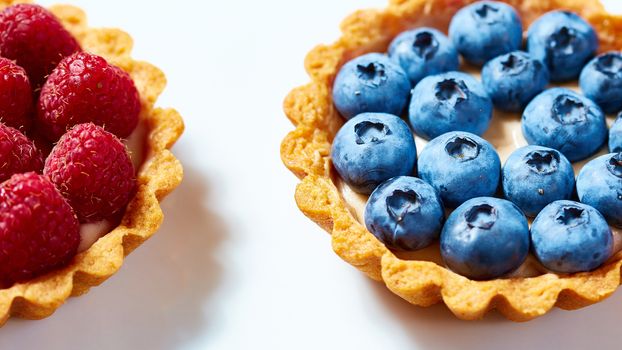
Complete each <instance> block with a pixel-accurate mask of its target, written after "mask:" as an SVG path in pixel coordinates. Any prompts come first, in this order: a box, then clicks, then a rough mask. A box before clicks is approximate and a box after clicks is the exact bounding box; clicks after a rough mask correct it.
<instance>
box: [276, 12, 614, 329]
mask: <svg viewBox="0 0 622 350" xmlns="http://www.w3.org/2000/svg"><path fill="white" fill-rule="evenodd" d="M472 2H474V1H468V0H455V1H450V0H447V1H423V0H410V1H408V0H404V1H401V0H400V1H397V0H396V1H391V2H390V3H389V5H388V7H387V8H386V9H384V10H361V11H357V12H355V13H354V14H353V15H351V16H350V17H348V18H347V19H346V20H345V21H344V22H343V23H342V26H341V28H342V36H341V38H340V39H339V40H337V41H336V42H335V43H334V44H332V45H321V46H318V47H316V48H315V49H314V50H312V51H311V52H310V53H309V54H308V55H307V58H306V60H305V67H306V69H307V72H308V74H309V76H310V78H311V82H310V83H309V84H307V85H305V86H302V87H299V88H296V89H294V90H293V91H292V92H291V93H290V94H289V95H288V96H287V98H286V100H285V103H284V109H285V113H286V115H287V117H288V118H289V119H290V120H291V121H292V122H293V123H294V125H296V129H295V130H294V131H292V132H291V133H289V134H288V135H287V137H286V138H285V139H284V141H283V143H282V146H281V157H282V160H283V162H284V163H285V165H286V166H287V167H288V168H289V169H290V170H291V171H292V172H293V173H294V174H296V176H298V177H299V178H300V179H301V183H300V184H299V185H298V186H297V189H296V195H295V198H296V202H297V204H298V206H299V208H300V209H301V210H302V212H303V213H304V214H305V215H307V216H308V217H309V218H311V219H312V220H313V221H315V222H316V223H317V224H318V225H320V226H321V227H322V228H324V229H325V230H326V231H328V232H329V233H331V235H332V245H333V249H334V250H335V252H336V253H337V254H338V255H339V256H340V257H341V258H342V259H344V260H345V261H346V262H348V263H350V264H351V265H353V266H354V267H356V268H358V269H359V270H361V271H362V272H364V273H366V274H367V275H368V276H369V277H370V278H372V279H375V280H378V281H382V282H383V283H385V284H386V286H387V288H388V289H390V290H391V291H392V292H394V293H395V294H397V295H399V296H400V297H402V298H404V299H405V300H407V301H408V302H410V303H412V304H415V305H419V306H429V305H433V304H436V303H438V302H441V301H442V302H444V303H445V304H446V305H447V307H448V308H449V309H450V310H451V311H452V312H453V313H454V314H455V315H456V316H457V317H459V318H461V319H465V320H474V319H479V318H481V317H483V316H484V315H485V314H486V313H487V312H488V311H489V310H492V309H497V310H499V311H500V312H501V313H502V314H503V315H505V316H506V317H507V318H509V319H511V320H514V321H526V320H530V319H533V318H535V317H538V316H541V315H543V314H545V313H546V312H548V311H549V310H550V309H551V308H552V307H553V306H558V307H560V308H563V309H577V308H580V307H584V306H587V305H590V304H593V303H596V302H598V301H601V300H603V299H605V298H606V297H608V296H609V295H611V294H612V293H613V292H614V291H615V290H616V288H617V287H618V285H619V284H620V267H621V266H622V254H620V253H619V252H618V253H616V254H615V255H614V256H613V257H611V258H610V259H609V260H608V261H607V262H606V263H605V264H604V265H602V266H601V267H600V268H598V269H596V270H594V271H591V272H581V273H575V274H563V273H553V272H550V271H548V270H546V271H542V270H538V271H529V272H526V271H519V273H518V274H515V275H513V276H506V278H497V279H492V280H486V281H476V280H471V279H468V278H465V277H463V276H461V275H459V274H457V273H455V272H452V271H450V270H449V269H447V268H445V267H443V266H444V264H443V262H442V261H440V259H439V256H438V253H434V252H432V250H434V249H430V250H425V249H424V250H422V251H418V252H416V253H415V254H404V253H396V252H394V251H391V250H389V249H387V248H386V247H385V245H383V244H382V243H381V242H380V241H379V240H378V239H376V237H374V235H372V234H371V233H370V232H369V231H368V230H367V229H366V228H365V226H364V225H363V222H362V214H361V213H362V211H363V210H362V208H361V205H360V203H361V202H362V203H364V201H365V198H364V197H361V196H360V195H359V194H357V193H354V191H352V189H351V188H349V187H348V186H344V182H343V181H342V179H341V178H340V176H339V175H338V174H337V172H336V171H335V169H334V168H333V167H332V162H331V144H332V142H333V139H334V138H335V136H336V135H337V132H338V131H339V130H340V128H341V127H342V125H343V123H344V120H343V118H342V117H341V116H340V114H339V113H338V112H337V110H336V108H335V106H334V104H333V97H332V88H333V83H334V80H335V77H336V75H337V73H338V72H339V70H340V68H341V67H342V66H343V65H344V64H345V63H346V62H348V61H350V60H351V59H353V58H355V57H359V56H361V55H363V54H366V53H369V52H385V51H387V48H388V45H389V43H390V42H391V41H392V40H393V39H394V38H395V37H396V36H397V35H398V34H400V33H401V32H404V31H406V30H408V29H413V28H417V27H420V26H424V25H425V26H431V27H435V28H438V29H440V30H441V31H444V32H447V29H448V27H449V22H450V20H451V18H452V16H453V15H454V14H455V13H456V12H457V11H458V10H459V9H461V8H463V7H464V6H466V5H468V4H470V3H472ZM504 2H506V3H508V4H510V5H512V6H513V7H514V8H515V9H516V10H518V12H519V13H520V16H521V18H522V20H523V22H524V23H523V25H524V28H527V27H528V26H529V25H530V24H531V23H532V22H534V21H535V20H536V19H537V18H538V17H540V16H541V15H543V14H544V13H546V12H549V11H552V10H557V9H565V10H570V11H573V12H576V13H578V14H579V15H581V17H583V18H585V19H586V20H587V21H588V22H589V23H590V24H591V25H592V26H593V27H594V28H595V31H596V33H597V34H598V38H599V41H600V48H599V51H600V52H606V51H610V50H615V49H617V48H619V47H621V46H622V42H621V41H620V39H619V37H618V36H619V33H620V31H621V30H620V29H619V28H622V18H621V17H618V16H614V15H611V14H608V13H607V12H606V11H605V10H604V9H603V7H602V5H601V4H600V3H599V2H598V1H561V0H544V1H542V0H538V1H530V0H528V1H518V0H516V1H504ZM556 79H558V80H564V77H563V75H562V76H559V77H556ZM494 120H495V119H494V118H493V124H494ZM498 127H499V125H493V126H492V128H493V129H494V128H498ZM499 131H503V132H497V133H496V135H495V137H493V140H490V137H488V139H489V140H490V141H491V142H492V143H494V144H496V145H498V144H499V141H500V139H501V138H504V137H505V135H507V134H508V130H507V129H503V130H499ZM501 144H503V142H501ZM513 148H515V146H512V149H513ZM508 153H509V152H508ZM616 234H619V230H618V231H617V233H616ZM433 248H435V249H436V251H438V246H436V247H433ZM528 261H529V260H528Z"/></svg>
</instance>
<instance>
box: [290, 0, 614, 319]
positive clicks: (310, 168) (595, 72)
mask: <svg viewBox="0 0 622 350" xmlns="http://www.w3.org/2000/svg"><path fill="white" fill-rule="evenodd" d="M621 33H622V18H621V17H617V16H614V15H610V14H608V13H607V12H606V11H605V10H604V9H603V7H602V5H601V4H600V3H599V2H598V1H595V0H594V1H592V0H589V1H575V0H572V1H562V0H544V1H542V0H539V1H519V0H507V1H500V2H499V1H471V0H436V1H421V0H406V1H390V2H389V5H388V7H387V8H385V9H383V10H360V11H357V12H355V13H354V14H353V15H351V16H350V17H348V18H347V19H346V20H345V21H344V22H343V23H342V36H341V37H340V38H339V39H338V40H337V41H336V42H335V43H333V44H331V45H320V46H318V47H316V48H315V49H314V50H312V51H311V52H310V53H309V54H308V55H307V58H306V61H305V67H306V69H307V72H308V74H309V76H310V78H311V82H310V83H309V84H307V85H305V86H301V87H299V88H296V89H294V90H293V91H292V92H291V93H290V94H289V95H288V96H287V98H286V100H285V103H284V109H285V113H286V115H287V117H288V118H289V119H290V120H291V121H292V122H293V123H294V125H295V126H296V129H295V130H294V131H292V132H290V133H289V134H288V135H287V137H286V138H285V139H284V140H283V143H282V145H281V157H282V160H283V162H284V163H285V165H286V166H287V168H288V169H290V170H291V171H292V172H293V173H294V174H295V175H297V176H298V177H299V178H300V179H301V183H300V184H299V185H298V186H297V189H296V194H295V199H296V202H297V204H298V206H299V208H300V209H301V211H302V212H303V213H304V214H305V215H306V216H308V217H309V218H310V219H312V220H313V221H315V222H316V223H317V224H318V225H320V226H321V227H322V228H323V229H325V230H326V231H328V232H329V233H330V234H331V239H332V246H333V249H334V251H335V252H336V253H337V254H338V255H339V256H340V257H341V258H342V259H343V260H345V261H346V262H348V263H350V264H351V265H353V266H354V267H356V268H357V269H359V270H360V271H362V272H364V273H365V274H367V275H368V276H369V277H370V278H372V279H374V280H378V281H382V282H383V283H384V284H385V285H386V286H387V288H388V289H389V290H391V291H392V292H393V293H395V294H397V295H399V296H400V297H402V298H403V299H405V300H407V301H408V302H410V303H412V304H415V305H419V306H429V305H433V304H436V303H439V302H443V303H445V304H446V305H447V307H448V308H449V309H450V310H451V311H452V312H453V313H454V314H455V315H456V316H457V317H459V318H461V319H465V320H474V319H479V318H482V317H483V316H484V315H485V314H486V313H487V312H488V311H490V310H493V309H496V310H498V311H500V312H501V313H502V314H503V315H505V316H506V317H507V318H509V319H511V320H515V321H527V320H531V319H533V318H536V317H538V316H541V315H544V314H545V313H547V312H548V311H549V310H550V309H551V308H552V307H554V306H557V307H560V308H563V309H569V310H570V309H577V308H580V307H584V306H587V305H590V304H593V303H596V302H599V301H601V300H603V299H605V298H606V297H608V296H609V295H611V294H612V293H613V292H614V291H615V290H616V289H617V287H618V286H619V284H620V268H621V267H622V252H621V251H622V244H621V243H622V229H621V227H622V224H620V222H621V221H620V220H622V217H621V216H620V208H621V207H622V206H621V205H620V203H622V202H621V201H622V172H621V170H620V169H622V153H620V147H618V144H619V142H617V141H618V139H620V137H618V134H620V133H619V132H618V131H619V130H620V128H619V127H618V126H619V125H620V120H621V119H620V118H618V122H617V123H615V125H614V121H615V117H616V113H618V112H620V111H621V110H622V104H620V102H619V101H618V100H617V98H619V96H616V95H615V91H617V90H615V89H617V88H618V87H617V86H618V84H620V83H619V81H621V79H622V78H620V77H621V76H622V64H620V62H622V59H619V57H620V56H619V53H617V50H619V49H620V48H622V40H620V39H619V38H621V37H622V36H620V34H621ZM456 56H458V62H459V63H458V64H457V65H456ZM359 61H360V62H361V63H359ZM353 68H354V69H353ZM405 81H406V82H408V84H409V87H408V89H409V91H410V92H409V93H408V96H407V97H406V98H404V87H403V85H404V82H405ZM370 84H371V85H370ZM370 86H373V87H371V88H370ZM338 101H347V102H348V103H347V104H341V103H340V102H338ZM344 106H345V107H344ZM344 125H345V126H344ZM405 125H406V126H408V127H409V128H406V129H404V126H405ZM409 133H410V135H409ZM344 135H347V137H344ZM410 137H412V139H414V143H413V142H412V140H411V139H410ZM607 139H609V140H610V141H609V144H608V143H607ZM616 142H617V143H616ZM608 146H609V148H610V149H608ZM380 170H382V171H380ZM577 176H578V178H577ZM575 179H576V180H575Z"/></svg>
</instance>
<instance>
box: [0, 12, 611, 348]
mask: <svg viewBox="0 0 622 350" xmlns="http://www.w3.org/2000/svg"><path fill="white" fill-rule="evenodd" d="M67 1H68V2H71V3H74V4H76V5H78V6H80V7H82V8H84V9H85V10H86V11H87V13H88V14H89V17H90V20H91V23H92V24H93V25H94V26H110V27H120V28H123V29H125V30H127V31H128V32H130V33H131V34H132V36H133V37H134V39H135V43H136V44H135V56H136V57H137V58H140V59H146V60H149V61H151V62H152V63H154V64H156V65H158V66H159V67H161V68H162V69H163V70H164V71H165V72H166V73H167V75H168V78H169V86H168V89H167V91H166V92H165V93H164V95H163V96H162V98H161V100H160V102H159V104H160V105H161V106H174V107H176V108H177V109H178V110H179V111H180V112H181V113H182V115H183V116H184V117H185V121H186V125H187V129H186V133H185V134H184V136H183V138H182V139H181V141H180V142H179V144H178V145H177V146H176V147H175V149H174V151H175V153H176V155H177V156H178V157H179V158H180V159H181V161H182V163H183V164H184V167H185V172H186V175H185V179H184V182H183V184H182V185H181V187H180V188H179V189H178V190H177V191H176V192H174V193H173V194H172V195H171V196H170V197H169V198H168V199H167V200H166V201H165V203H164V205H163V207H164V210H165V215H166V219H165V223H164V225H163V227H162V229H161V230H160V232H159V233H158V234H157V235H156V236H154V237H153V238H152V239H151V240H150V241H148V242H147V243H145V244H144V245H143V246H142V247H140V249H138V250H137V251H135V252H134V253H133V254H132V255H131V256H129V258H128V259H127V260H126V264H125V265H124V266H123V267H122V269H121V271H120V272H119V273H118V274H116V275H115V276H113V277H112V278H111V279H110V280H108V281H107V282H105V283H104V284H103V285H102V286H100V287H98V288H95V289H93V290H92V291H91V292H90V293H89V294H87V295H85V296H82V297H80V298H74V299H71V300H69V301H68V302H67V303H66V305H64V306H63V307H61V308H60V309H59V310H58V311H57V312H56V313H55V314H54V315H53V316H52V317H50V318H48V319H45V320H42V321H23V320H11V321H9V322H8V323H7V325H6V326H5V327H4V328H2V329H0V348H1V349H153V350H157V349H354V348H357V349H452V348H464V349H469V348H476V349H501V348H504V349H530V348H542V347H551V348H555V347H557V348H563V349H586V348H588V347H594V346H598V347H597V348H603V349H607V348H619V340H618V338H619V334H620V324H621V322H622V294H621V293H616V294H614V295H613V296H612V297H611V298H610V299H608V300H606V301H604V302H602V303H600V304H597V305H595V306H592V307H589V308H587V309H583V310H580V311H574V312H565V311H561V310H554V311H552V312H551V313H549V314H548V315H546V316H544V317H542V318H540V319H537V320H535V321H532V322H528V323H523V324H515V323H512V322H509V321H506V320H505V319H503V318H502V317H501V316H499V315H498V314H495V313H493V314H492V315H489V316H488V317H486V318H485V319H484V320H483V321H480V322H463V321H459V320H457V319H456V318H455V317H454V316H453V315H452V314H450V313H449V312H448V311H447V310H446V308H445V307H444V306H442V305H437V306H434V307H431V308H428V309H422V308H417V307H413V306H410V305H409V304H407V303H406V302H403V301H402V300H401V299H399V298H397V297H395V296H393V295H392V294H391V293H390V292H388V291H386V290H385V288H384V287H383V286H382V285H380V284H378V283H375V282H372V281H370V280H368V279H367V278H366V277H364V276H363V275H362V274H361V273H359V272H358V271H357V270H355V269H354V268H352V267H350V266H349V265H348V264H346V263H344V262H342V261H341V260H340V259H339V258H338V257H337V256H336V255H335V254H334V253H333V252H332V250H331V246H330V240H329V236H328V235H327V234H326V233H324V232H323V231H322V230H321V229H320V228H319V227H317V226H315V224H313V223H312V222H311V221H309V220H308V219H306V218H305V217H304V216H303V215H302V214H301V213H300V212H299V211H298V209H297V208H296V205H295V203H294V200H293V194H294V187H295V185H296V183H297V179H295V177H294V176H293V175H292V174H290V173H289V172H288V171H287V170H286V169H285V167H284V166H283V165H282V164H281V161H280V158H279V145H280V142H281V139H282V138H283V137H284V136H285V134H286V133H287V132H288V131H290V130H291V129H292V126H291V125H290V124H289V122H288V121H287V120H286V118H285V116H284V115H283V112H282V110H281V103H282V100H283V98H284V97H285V95H286V94H287V92H288V91H289V90H290V89H291V88H293V87H295V86H297V85H301V84H304V83H305V82H306V81H307V78H306V76H305V73H304V70H303V59H304V56H305V54H306V52H307V51H308V50H310V49H311V48H312V47H313V46H314V45H316V44H318V43H328V42H331V41H333V40H334V39H335V38H336V37H337V35H338V25H339V23H340V21H341V19H342V18H344V17H345V16H346V15H347V14H349V13H351V12H352V11H354V10H355V9H357V8H364V7H379V6H384V3H385V0H360V1H355V0H339V1H331V0H321V1H320V0H304V1H303V0H299V1H285V0H283V1H279V0H263V1H253V0H237V1H227V0H219V1H212V0H210V1H189V0H177V1H149V2H147V1H127V0H107V1H95V0H90V1H89V0H67ZM41 2H42V3H44V4H46V5H48V4H52V3H53V2H55V1H41ZM608 2H609V3H610V4H611V8H612V9H615V10H616V11H619V12H622V4H620V2H619V0H609V1H608ZM615 7H617V8H615Z"/></svg>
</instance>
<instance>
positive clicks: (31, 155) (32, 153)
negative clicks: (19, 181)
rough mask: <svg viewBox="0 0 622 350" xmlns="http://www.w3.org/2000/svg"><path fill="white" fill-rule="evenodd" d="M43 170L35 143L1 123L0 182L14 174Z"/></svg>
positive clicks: (41, 160)
mask: <svg viewBox="0 0 622 350" xmlns="http://www.w3.org/2000/svg"><path fill="white" fill-rule="evenodd" d="M41 170H43V157H42V156H41V153H40V152H39V151H38V150H37V148H36V147H35V144H34V143H33V142H32V141H31V140H29V139H28V138H27V137H26V136H24V134H22V133H21V132H19V131H18V130H16V129H13V128H11V127H8V126H6V125H4V124H0V182H1V181H5V180H7V179H9V178H10V177H11V176H13V175H14V174H19V173H26V172H30V171H35V172H38V173H41Z"/></svg>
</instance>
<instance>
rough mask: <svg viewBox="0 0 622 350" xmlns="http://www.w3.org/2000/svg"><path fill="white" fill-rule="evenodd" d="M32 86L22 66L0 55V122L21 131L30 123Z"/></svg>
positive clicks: (27, 127)
mask: <svg viewBox="0 0 622 350" xmlns="http://www.w3.org/2000/svg"><path fill="white" fill-rule="evenodd" d="M33 109H34V108H33V101H32V87H31V86H30V80H29V79H28V75H27V74H26V71H25V70H24V68H22V67H20V66H18V65H17V64H15V62H13V61H11V60H9V59H6V58H2V57H0V122H1V123H4V124H6V125H8V126H12V127H14V128H16V129H19V130H21V131H27V130H28V129H29V128H30V125H31V124H32V113H33Z"/></svg>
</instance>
